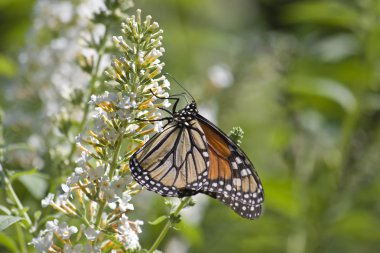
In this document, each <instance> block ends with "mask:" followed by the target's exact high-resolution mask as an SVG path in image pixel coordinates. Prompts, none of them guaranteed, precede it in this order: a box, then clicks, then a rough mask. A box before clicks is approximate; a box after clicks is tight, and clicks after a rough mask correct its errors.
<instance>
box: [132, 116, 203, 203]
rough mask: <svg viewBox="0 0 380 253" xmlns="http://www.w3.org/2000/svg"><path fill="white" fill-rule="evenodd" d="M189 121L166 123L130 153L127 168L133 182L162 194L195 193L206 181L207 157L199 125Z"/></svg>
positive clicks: (182, 194) (179, 194)
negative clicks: (135, 150)
mask: <svg viewBox="0 0 380 253" xmlns="http://www.w3.org/2000/svg"><path fill="white" fill-rule="evenodd" d="M189 123H190V124H188V125H184V124H179V123H178V122H175V121H174V122H171V123H169V124H167V125H166V126H165V127H164V129H163V131H162V132H161V133H158V134H156V135H155V136H153V138H152V139H151V140H150V141H148V142H147V143H146V144H145V145H144V146H143V147H142V148H141V149H140V150H138V151H137V152H136V153H135V154H133V156H132V157H131V160H130V168H131V172H132V176H133V177H134V178H135V180H136V181H137V182H139V183H140V184H141V185H143V186H145V187H146V188H148V190H151V191H154V192H157V193H159V194H161V195H163V196H179V197H181V196H186V195H194V194H196V192H197V191H198V190H199V189H200V188H201V187H202V186H203V184H204V182H206V180H207V168H208V164H209V159H208V151H207V144H206V142H205V137H204V133H203V131H202V128H201V127H200V126H199V123H198V122H197V121H196V120H193V121H190V122H189ZM205 154H206V156H205Z"/></svg>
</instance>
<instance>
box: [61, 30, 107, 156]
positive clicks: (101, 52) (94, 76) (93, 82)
mask: <svg viewBox="0 0 380 253" xmlns="http://www.w3.org/2000/svg"><path fill="white" fill-rule="evenodd" d="M108 32H109V27H108V26H106V28H105V32H104V36H103V39H102V41H101V44H100V46H99V57H98V59H97V61H96V64H95V68H94V70H93V71H92V73H91V79H90V85H89V90H90V91H89V93H88V94H87V97H86V99H85V100H84V101H85V106H84V109H83V116H82V119H81V122H80V123H79V128H78V133H81V132H82V131H83V128H84V126H85V123H86V121H87V117H88V113H89V110H90V104H89V103H88V101H90V99H91V96H92V94H93V93H94V92H95V88H96V82H97V81H98V72H99V68H100V63H101V61H102V59H103V55H104V50H105V44H106V41H107V39H106V38H107V35H108ZM75 150H76V142H75V141H73V142H72V143H71V148H70V153H69V155H68V157H67V161H68V162H69V163H70V162H71V159H72V157H73V155H74V153H75Z"/></svg>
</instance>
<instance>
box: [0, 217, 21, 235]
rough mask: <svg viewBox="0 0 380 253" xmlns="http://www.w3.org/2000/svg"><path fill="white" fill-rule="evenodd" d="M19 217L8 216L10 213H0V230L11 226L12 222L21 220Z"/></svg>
mask: <svg viewBox="0 0 380 253" xmlns="http://www.w3.org/2000/svg"><path fill="white" fill-rule="evenodd" d="M21 219H22V218H21V217H16V216H10V215H0V231H3V230H4V229H6V228H7V227H9V226H11V225H12V224H13V223H16V222H18V221H19V220H21Z"/></svg>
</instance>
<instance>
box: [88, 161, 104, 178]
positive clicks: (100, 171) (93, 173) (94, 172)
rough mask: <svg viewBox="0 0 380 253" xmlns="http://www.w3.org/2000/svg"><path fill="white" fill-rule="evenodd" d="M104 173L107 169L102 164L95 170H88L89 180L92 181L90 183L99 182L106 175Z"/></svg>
mask: <svg viewBox="0 0 380 253" xmlns="http://www.w3.org/2000/svg"><path fill="white" fill-rule="evenodd" d="M104 172H105V168H104V165H102V164H101V165H99V166H97V167H96V168H95V169H94V168H90V169H89V170H88V178H89V179H90V181H94V180H97V179H99V178H101V177H102V176H103V175H104Z"/></svg>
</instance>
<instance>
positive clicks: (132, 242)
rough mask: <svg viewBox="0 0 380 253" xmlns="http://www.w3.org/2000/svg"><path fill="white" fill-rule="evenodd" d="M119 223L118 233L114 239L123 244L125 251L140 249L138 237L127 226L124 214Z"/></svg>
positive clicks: (127, 222)
mask: <svg viewBox="0 0 380 253" xmlns="http://www.w3.org/2000/svg"><path fill="white" fill-rule="evenodd" d="M119 221H120V225H119V227H118V231H119V233H118V234H117V236H116V239H117V240H118V241H120V242H121V243H123V244H124V246H125V247H126V248H127V249H136V248H138V249H139V248H141V246H140V243H139V237H138V236H137V234H136V232H135V231H134V230H133V229H132V228H131V226H130V225H129V220H128V217H127V216H126V215H125V214H123V215H122V216H121V218H120V220H119Z"/></svg>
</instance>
